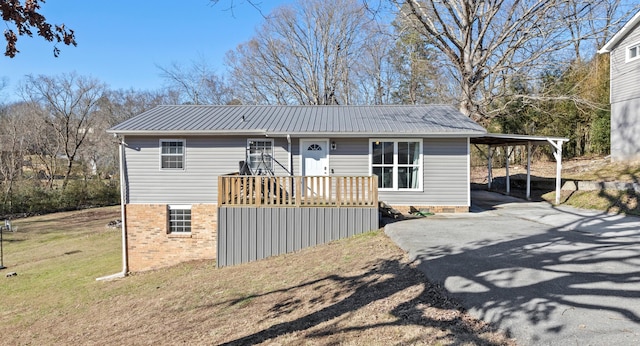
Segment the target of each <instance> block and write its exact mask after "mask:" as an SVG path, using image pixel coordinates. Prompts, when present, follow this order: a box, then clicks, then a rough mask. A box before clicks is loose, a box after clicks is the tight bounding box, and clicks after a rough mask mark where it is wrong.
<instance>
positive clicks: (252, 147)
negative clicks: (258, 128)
mask: <svg viewBox="0 0 640 346" xmlns="http://www.w3.org/2000/svg"><path fill="white" fill-rule="evenodd" d="M247 166H249V169H251V172H254V173H255V174H261V173H266V172H272V171H273V139H249V140H248V142H247Z"/></svg>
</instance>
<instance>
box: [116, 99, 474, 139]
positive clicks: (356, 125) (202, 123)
mask: <svg viewBox="0 0 640 346" xmlns="http://www.w3.org/2000/svg"><path fill="white" fill-rule="evenodd" d="M108 132H109V133H116V134H139V135H146V134H148V135H158V134H162V135H166V134H180V135H190V134H192V135H196V134H216V135H266V136H273V137H278V136H287V135H290V136H299V137H300V136H301V137H304V136H307V137H309V136H328V135H330V136H332V137H347V136H349V137H358V136H362V137H365V136H371V135H376V136H387V137H392V136H397V137H408V136H442V137H459V136H480V135H483V134H485V133H486V130H485V129H484V128H483V127H482V126H480V125H478V124H477V123H476V122H474V121H473V120H471V119H469V118H468V117H466V116H465V115H464V114H462V113H460V111H458V110H457V109H456V108H455V107H453V106H450V105H418V106H406V105H389V106H202V105H198V106H194V105H171V106H158V107H155V108H153V109H151V110H149V111H146V112H144V113H142V114H140V115H138V116H136V117H133V118H131V119H129V120H127V121H124V122H122V123H120V124H118V125H116V126H114V127H112V128H111V129H109V130H108Z"/></svg>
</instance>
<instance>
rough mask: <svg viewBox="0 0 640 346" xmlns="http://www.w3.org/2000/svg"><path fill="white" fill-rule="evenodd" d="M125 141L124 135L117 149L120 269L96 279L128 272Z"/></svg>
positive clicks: (114, 276) (125, 274)
mask: <svg viewBox="0 0 640 346" xmlns="http://www.w3.org/2000/svg"><path fill="white" fill-rule="evenodd" d="M126 145H127V144H126V143H125V141H124V136H122V139H120V143H119V147H120V148H119V149H120V150H118V160H119V163H120V220H122V224H121V228H122V271H121V272H119V273H115V274H111V275H107V276H102V277H99V278H96V281H107V280H113V279H119V278H123V277H125V276H127V272H128V266H129V264H128V262H127V226H126V225H127V220H126V213H125V208H124V206H125V202H126V201H125V197H126V194H125V183H124V181H125V180H124V149H125V147H126Z"/></svg>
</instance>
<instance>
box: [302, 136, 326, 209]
mask: <svg viewBox="0 0 640 346" xmlns="http://www.w3.org/2000/svg"><path fill="white" fill-rule="evenodd" d="M300 154H301V160H300V161H301V165H302V167H301V169H300V171H301V172H302V175H303V176H307V177H317V176H326V175H329V157H328V154H329V140H328V139H315V140H309V139H305V140H300ZM305 179H306V180H305V182H304V183H303V185H304V186H303V191H304V192H303V195H304V196H317V197H319V198H327V197H328V193H329V191H327V187H328V186H329V185H328V184H325V182H324V178H305Z"/></svg>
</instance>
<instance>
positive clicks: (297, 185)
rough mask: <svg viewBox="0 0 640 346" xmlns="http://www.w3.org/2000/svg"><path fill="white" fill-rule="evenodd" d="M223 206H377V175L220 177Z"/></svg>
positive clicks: (219, 185) (220, 198)
mask: <svg viewBox="0 0 640 346" xmlns="http://www.w3.org/2000/svg"><path fill="white" fill-rule="evenodd" d="M218 205H219V206H223V205H224V206H270V207H302V206H305V207H342V206H348V207H377V205H378V177H377V176H245V175H224V176H220V177H218Z"/></svg>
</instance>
